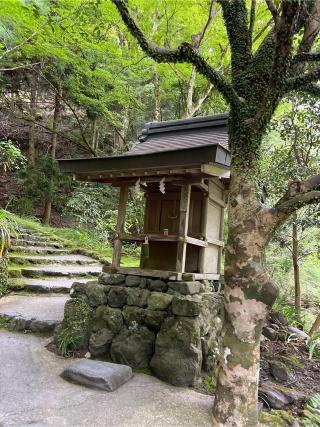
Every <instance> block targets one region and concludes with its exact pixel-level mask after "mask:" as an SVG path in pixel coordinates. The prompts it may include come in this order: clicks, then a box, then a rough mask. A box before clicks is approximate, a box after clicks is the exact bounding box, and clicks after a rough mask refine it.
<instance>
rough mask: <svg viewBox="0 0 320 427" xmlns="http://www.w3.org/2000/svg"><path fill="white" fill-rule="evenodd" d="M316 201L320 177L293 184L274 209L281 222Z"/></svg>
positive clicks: (319, 189)
mask: <svg viewBox="0 0 320 427" xmlns="http://www.w3.org/2000/svg"><path fill="white" fill-rule="evenodd" d="M318 200H320V175H314V176H312V177H310V178H309V179H307V180H305V181H296V182H293V183H292V184H291V185H290V186H289V188H288V190H287V192H286V193H285V194H284V195H283V197H281V199H279V200H278V202H277V203H276V204H275V206H274V209H275V212H276V213H277V214H278V217H279V220H280V221H282V220H283V219H285V218H287V217H288V216H289V215H291V214H292V213H293V212H295V211H296V210H298V209H299V208H301V207H302V206H305V205H308V204H311V203H316V202H317V201H318Z"/></svg>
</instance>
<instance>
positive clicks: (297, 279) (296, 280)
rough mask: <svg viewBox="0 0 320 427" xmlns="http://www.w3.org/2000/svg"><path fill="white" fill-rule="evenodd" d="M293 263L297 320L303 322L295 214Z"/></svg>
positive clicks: (295, 217) (295, 216)
mask: <svg viewBox="0 0 320 427" xmlns="http://www.w3.org/2000/svg"><path fill="white" fill-rule="evenodd" d="M292 265H293V277H294V306H295V312H296V316H297V320H298V322H299V323H301V286H300V269H299V242H298V227H297V215H296V214H295V215H294V216H293V221H292Z"/></svg>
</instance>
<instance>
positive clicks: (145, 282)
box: [139, 277, 148, 289]
mask: <svg viewBox="0 0 320 427" xmlns="http://www.w3.org/2000/svg"><path fill="white" fill-rule="evenodd" d="M147 287H148V285H147V279H146V278H145V277H141V281H140V285H139V288H141V289H146V288H147Z"/></svg>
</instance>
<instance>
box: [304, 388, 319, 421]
mask: <svg viewBox="0 0 320 427" xmlns="http://www.w3.org/2000/svg"><path fill="white" fill-rule="evenodd" d="M303 425H304V426H305V427H316V426H320V393H317V394H314V395H313V396H311V397H310V398H309V399H308V400H307V406H306V409H305V410H304V411H303Z"/></svg>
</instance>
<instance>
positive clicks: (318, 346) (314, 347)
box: [307, 331, 320, 359]
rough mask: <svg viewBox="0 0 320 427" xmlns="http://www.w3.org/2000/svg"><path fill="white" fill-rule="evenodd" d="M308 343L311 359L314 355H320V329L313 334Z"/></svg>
mask: <svg viewBox="0 0 320 427" xmlns="http://www.w3.org/2000/svg"><path fill="white" fill-rule="evenodd" d="M307 345H308V347H309V359H312V358H313V356H316V357H320V331H319V332H316V333H315V334H313V335H312V337H311V338H310V339H309V340H308V344H307Z"/></svg>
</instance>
